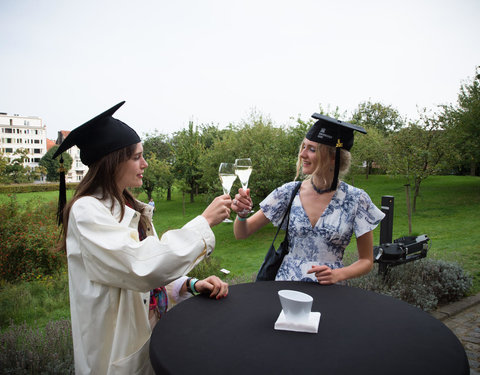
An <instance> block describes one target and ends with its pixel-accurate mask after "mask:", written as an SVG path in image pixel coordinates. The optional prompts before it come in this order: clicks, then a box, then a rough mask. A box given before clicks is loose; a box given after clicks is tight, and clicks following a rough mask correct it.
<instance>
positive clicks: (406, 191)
mask: <svg viewBox="0 0 480 375" xmlns="http://www.w3.org/2000/svg"><path fill="white" fill-rule="evenodd" d="M405 195H406V202H407V215H408V235H411V234H412V212H411V211H412V210H411V209H410V184H406V185H405Z"/></svg>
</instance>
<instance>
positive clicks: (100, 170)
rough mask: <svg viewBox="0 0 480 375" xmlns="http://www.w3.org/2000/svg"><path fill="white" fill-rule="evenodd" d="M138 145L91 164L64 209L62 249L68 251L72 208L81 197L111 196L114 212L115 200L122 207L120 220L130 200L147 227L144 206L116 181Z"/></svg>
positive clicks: (106, 197) (142, 224) (60, 245)
mask: <svg viewBox="0 0 480 375" xmlns="http://www.w3.org/2000/svg"><path fill="white" fill-rule="evenodd" d="M136 147H137V144H136V143H135V144H133V145H130V146H127V147H125V148H122V149H120V150H117V151H114V152H112V153H110V154H108V155H105V156H104V157H102V158H101V159H99V160H97V161H96V162H94V163H93V164H91V165H90V166H89V168H88V172H87V174H86V175H85V177H84V178H83V179H82V181H81V182H80V183H79V184H78V186H77V189H76V190H75V195H74V196H73V198H72V199H71V200H70V201H69V202H68V203H67V204H66V206H65V208H64V210H63V228H62V240H61V242H60V244H59V248H60V249H61V250H63V251H66V237H67V230H68V219H69V216H70V210H71V209H72V206H73V204H74V203H75V202H76V201H77V200H78V199H79V198H81V197H85V196H93V195H95V197H98V198H99V199H101V200H103V199H108V198H110V199H111V207H110V210H111V211H112V213H113V207H114V204H115V201H116V202H118V203H119V204H120V209H121V213H120V220H122V219H123V215H125V204H126V202H128V203H129V204H130V205H131V206H132V207H133V209H134V210H135V211H138V212H140V213H141V217H140V226H141V227H142V228H143V229H145V227H146V220H147V219H146V216H145V215H144V207H143V206H141V205H140V204H139V202H138V201H136V200H135V198H134V197H133V195H132V194H131V193H130V192H129V191H128V190H127V189H125V190H123V192H119V191H118V187H117V183H116V180H117V175H118V171H119V170H120V166H121V164H122V163H125V162H126V161H127V160H129V159H130V158H131V157H132V155H133V154H134V152H135V150H136Z"/></svg>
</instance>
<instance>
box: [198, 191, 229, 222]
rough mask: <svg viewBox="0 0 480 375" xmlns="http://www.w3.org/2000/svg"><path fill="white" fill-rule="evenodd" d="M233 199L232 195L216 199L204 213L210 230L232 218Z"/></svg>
mask: <svg viewBox="0 0 480 375" xmlns="http://www.w3.org/2000/svg"><path fill="white" fill-rule="evenodd" d="M231 204H232V199H231V198H230V195H228V194H224V195H220V196H219V197H216V198H215V199H214V200H213V201H212V203H210V204H209V206H208V207H207V208H206V209H205V211H203V213H202V216H203V217H204V218H205V219H207V221H208V224H209V225H210V228H211V227H213V226H215V225H217V224H218V223H221V222H222V221H223V220H225V219H226V218H227V217H229V216H230V206H231Z"/></svg>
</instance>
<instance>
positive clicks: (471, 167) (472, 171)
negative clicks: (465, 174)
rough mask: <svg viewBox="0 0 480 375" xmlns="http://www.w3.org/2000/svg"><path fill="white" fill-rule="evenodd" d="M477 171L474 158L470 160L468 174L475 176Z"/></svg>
mask: <svg viewBox="0 0 480 375" xmlns="http://www.w3.org/2000/svg"><path fill="white" fill-rule="evenodd" d="M476 173H477V165H476V163H475V160H472V161H471V162H470V176H475V174H476Z"/></svg>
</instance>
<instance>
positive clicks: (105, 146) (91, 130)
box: [53, 101, 141, 224]
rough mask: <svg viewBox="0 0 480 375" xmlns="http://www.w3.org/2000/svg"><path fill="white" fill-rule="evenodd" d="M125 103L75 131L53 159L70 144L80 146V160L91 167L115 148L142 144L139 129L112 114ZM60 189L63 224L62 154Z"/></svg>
mask: <svg viewBox="0 0 480 375" xmlns="http://www.w3.org/2000/svg"><path fill="white" fill-rule="evenodd" d="M123 104H125V101H123V102H120V103H118V104H117V105H115V106H113V107H112V108H110V109H108V110H106V111H105V112H103V113H101V114H99V115H98V116H96V117H94V118H93V119H91V120H89V121H87V122H86V123H84V124H83V125H80V126H79V127H77V128H75V129H74V130H72V131H71V132H70V134H68V136H67V138H65V140H64V141H63V142H62V144H61V145H60V146H59V147H58V149H57V151H55V153H54V154H53V158H54V159H55V158H56V157H57V156H58V155H61V154H62V153H63V152H65V151H67V150H68V149H69V148H70V147H73V146H77V147H78V148H79V149H80V160H82V163H83V164H85V165H87V166H90V165H92V164H93V163H94V162H96V161H97V160H100V159H101V158H102V157H104V156H105V155H108V154H110V153H112V152H113V151H117V150H120V149H122V148H124V147H127V146H130V145H133V144H135V143H139V142H140V141H141V140H140V137H139V136H138V134H137V133H136V132H135V130H133V129H132V128H131V127H130V126H128V125H127V124H125V123H123V122H122V121H120V120H117V119H116V118H113V117H112V115H113V114H114V113H115V112H116V111H117V109H119V108H120V107H121V106H122V105H123ZM59 190H60V196H59V199H58V212H57V219H58V224H61V223H62V221H63V208H64V207H65V204H66V186H65V171H64V169H63V158H62V157H60V189H59Z"/></svg>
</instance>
